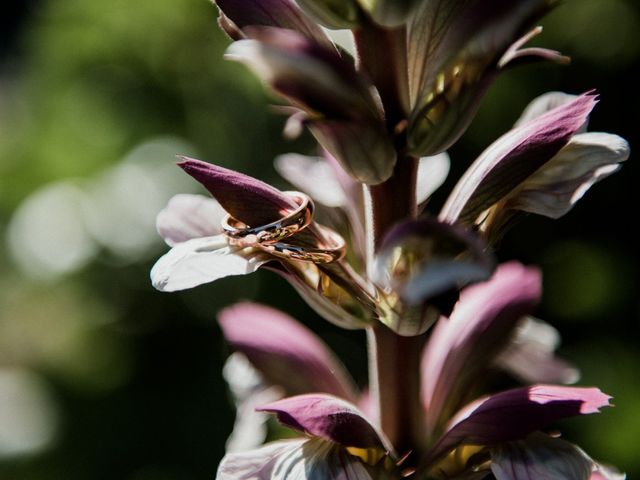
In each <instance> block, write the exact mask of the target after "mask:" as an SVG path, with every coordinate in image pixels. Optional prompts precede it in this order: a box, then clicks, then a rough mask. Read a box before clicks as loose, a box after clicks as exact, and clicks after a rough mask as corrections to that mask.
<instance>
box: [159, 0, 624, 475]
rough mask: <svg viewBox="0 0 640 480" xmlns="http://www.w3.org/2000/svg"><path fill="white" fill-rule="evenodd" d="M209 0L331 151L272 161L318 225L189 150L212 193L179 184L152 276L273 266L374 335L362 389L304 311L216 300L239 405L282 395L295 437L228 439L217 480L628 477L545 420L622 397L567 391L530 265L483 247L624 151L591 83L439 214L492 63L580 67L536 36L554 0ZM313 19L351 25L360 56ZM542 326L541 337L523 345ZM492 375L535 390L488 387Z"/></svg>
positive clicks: (612, 167) (242, 53)
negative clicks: (454, 156) (246, 378)
mask: <svg viewBox="0 0 640 480" xmlns="http://www.w3.org/2000/svg"><path fill="white" fill-rule="evenodd" d="M215 3H216V4H217V6H218V7H219V9H220V17H219V23H220V26H221V27H222V28H223V29H224V31H225V32H226V33H227V34H228V35H229V36H230V37H231V38H232V39H233V40H234V42H233V43H232V44H231V46H230V47H229V49H228V50H227V58H229V59H231V60H234V61H238V62H241V63H243V64H245V65H247V66H248V67H249V68H250V69H251V70H252V71H253V72H254V73H255V74H256V75H257V76H258V77H259V78H260V79H261V80H262V81H263V83H264V84H265V85H267V86H268V87H269V88H270V89H271V90H272V91H273V92H275V93H276V94H277V95H279V96H280V97H281V98H282V99H283V100H284V101H285V103H286V104H287V105H285V106H281V107H280V108H279V110H280V111H282V112H285V113H287V114H289V115H290V116H289V119H288V120H287V123H286V125H285V134H287V135H289V136H293V135H298V134H300V133H301V131H302V130H303V127H306V128H308V130H309V131H310V132H311V134H312V135H313V136H314V137H315V139H316V140H317V142H318V144H319V147H320V152H321V157H320V158H307V157H302V156H297V155H293V156H292V155H288V156H285V157H281V158H279V159H278V160H277V163H276V165H277V168H278V170H279V171H280V172H281V173H282V174H283V176H284V177H285V178H287V179H288V180H289V181H291V183H293V184H294V185H296V186H297V187H298V188H300V189H301V190H302V191H303V192H306V193H308V194H309V195H311V197H314V198H315V199H316V200H318V201H319V204H320V205H319V206H318V218H322V220H323V224H320V223H318V222H317V221H316V217H315V213H316V210H315V206H314V203H313V201H312V200H311V198H310V197H308V196H307V195H306V194H305V193H300V192H282V191H280V190H277V189H275V188H273V187H271V186H270V185H267V184H265V183H263V182H261V181H259V180H257V179H254V178H251V177H249V176H247V175H243V174H240V173H238V172H233V171H231V170H227V169H225V168H222V167H218V166H214V165H210V164H207V163H205V162H201V161H198V160H193V159H183V162H181V163H180V164H179V165H180V166H181V167H182V168H183V169H184V170H185V171H186V172H187V173H188V174H190V175H191V176H193V177H194V178H195V179H196V180H198V181H199V182H200V183H201V184H202V185H203V186H204V187H205V188H206V189H207V190H208V191H209V192H210V193H211V194H212V195H213V197H214V198H215V201H213V200H211V199H203V197H184V196H183V197H177V198H175V199H174V200H172V202H170V204H169V205H168V207H167V209H165V211H163V212H162V213H161V215H160V216H159V217H158V231H159V232H160V233H161V234H162V235H163V236H164V237H165V238H166V240H167V243H169V244H170V245H171V246H172V249H171V250H170V251H169V253H167V254H166V255H165V256H163V257H162V258H161V259H160V260H159V261H158V263H157V264H156V265H155V266H154V268H153V269H152V272H151V277H152V280H153V283H154V285H155V286H156V287H157V288H159V289H161V290H167V291H172V290H179V289H184V288H190V287H193V286H196V285H200V284H202V283H206V282H211V281H214V280H216V279H218V278H222V277H224V276H227V275H239V274H246V273H251V272H253V271H255V270H256V269H257V268H266V269H269V270H272V271H275V272H276V273H278V274H280V275H282V276H284V277H285V278H286V279H287V280H288V281H289V282H290V283H291V284H292V285H293V286H294V288H295V289H296V290H297V291H298V292H299V293H300V294H301V296H302V297H303V298H304V299H305V300H306V301H307V303H308V304H309V305H310V306H311V307H312V308H313V309H314V310H315V311H316V312H317V313H319V314H320V315H321V316H323V317H324V318H326V319H327V320H329V321H331V322H333V323H334V324H336V325H338V326H340V327H343V328H349V329H358V328H360V329H365V330H366V333H367V341H368V353H369V361H370V363H369V365H370V371H369V376H370V381H369V391H368V392H359V391H358V388H357V387H356V386H355V383H354V382H353V380H352V379H351V377H350V376H349V374H348V373H347V370H346V369H345V368H344V366H343V365H342V364H341V363H340V361H339V360H338V359H337V358H336V357H335V355H333V354H332V352H331V351H330V350H329V349H328V347H326V346H325V345H324V344H323V343H322V342H321V341H320V340H319V339H317V338H316V337H315V336H314V335H313V334H312V333H311V332H309V331H308V330H307V329H306V328H304V327H303V326H301V325H299V324H297V323H296V322H295V321H294V320H293V319H291V318H289V317H286V316H284V315H283V314H281V313H279V312H277V311H274V310H271V309H268V308H267V307H262V306H257V305H253V304H241V305H238V306H235V307H232V308H231V309H227V310H225V311H223V312H222V314H221V316H220V325H221V327H222V330H223V333H224V335H225V337H226V338H227V340H228V341H229V343H230V344H231V345H232V347H233V348H234V349H235V350H236V351H237V352H238V353H239V354H241V355H244V356H245V357H246V359H247V361H248V362H249V363H250V364H251V365H252V366H253V368H254V369H255V371H252V370H251V369H250V368H249V369H245V371H246V372H249V373H250V374H251V382H250V383H249V384H247V385H244V384H243V383H242V382H241V381H240V379H239V378H233V377H232V379H233V380H237V381H238V382H237V384H233V385H232V386H233V387H234V394H235V396H236V397H237V399H238V401H239V403H240V409H241V411H244V410H246V409H247V408H251V407H252V406H253V405H255V404H256V402H257V400H256V395H255V393H256V392H257V393H258V394H259V395H263V394H265V393H266V394H267V395H268V396H273V397H274V398H275V397H277V399H276V400H275V401H268V402H267V404H266V405H262V406H259V407H258V411H259V412H262V414H267V413H268V414H272V415H275V416H276V418H277V419H278V421H280V423H282V424H283V425H285V426H286V427H289V428H291V429H293V430H295V431H297V432H298V433H299V434H301V435H304V436H303V437H302V438H297V439H292V440H286V441H279V442H274V443H269V444H267V445H265V446H262V447H260V448H258V449H255V450H249V451H240V452H229V453H228V454H227V456H226V457H225V458H224V459H223V461H222V463H221V464H220V467H219V470H218V477H217V478H218V480H231V479H233V480H249V479H256V478H258V479H265V480H266V479H278V480H305V479H320V478H336V479H344V480H350V479H351V480H353V479H356V480H373V479H385V480H386V479H399V478H408V477H411V478H416V480H417V479H430V480H431V479H432V480H439V479H458V480H473V479H480V478H484V477H486V476H488V475H493V476H494V477H495V478H497V479H498V480H522V479H529V478H558V479H571V480H574V479H584V480H590V479H593V480H596V479H601V478H617V476H618V474H617V473H615V472H614V471H613V470H610V469H607V468H605V467H603V466H601V465H598V464H597V463H596V462H594V461H593V460H592V459H591V458H590V457H588V456H587V455H586V454H585V453H584V452H583V451H582V450H580V449H579V448H578V447H576V446H575V445H573V444H571V443H569V442H567V441H565V440H562V439H559V438H556V437H555V436H552V435H548V434H545V433H543V432H542V429H544V428H547V427H548V426H549V425H550V424H553V423H554V422H556V421H557V420H560V419H563V418H566V417H572V416H579V415H584V414H591V413H596V412H598V411H599V409H600V408H602V407H606V406H608V405H609V400H610V397H609V396H608V395H605V394H604V393H602V392H601V391H600V390H598V389H597V388H585V387H569V386H566V385H557V384H556V383H561V384H564V383H571V382H574V381H576V380H577V371H576V370H575V369H574V368H573V367H572V366H571V365H569V364H567V363H566V362H564V361H563V360H560V359H557V358H555V356H554V355H553V350H554V348H555V345H556V344H557V339H556V338H555V337H554V330H553V329H552V327H550V326H545V324H543V323H540V322H538V321H535V320H532V319H531V318H530V317H529V315H530V314H531V313H532V312H533V310H534V308H535V306H536V304H537V302H538V300H539V297H540V290H541V277H540V272H539V271H538V270H537V269H535V268H531V267H524V266H523V265H521V264H519V263H516V262H511V263H506V264H502V265H499V266H498V267H496V263H497V262H496V260H495V258H494V256H493V254H492V247H493V246H495V244H496V241H497V240H498V239H499V238H500V236H501V235H502V234H503V232H504V231H505V229H506V227H507V226H508V224H509V223H510V222H511V220H512V219H513V218H514V217H515V216H517V215H519V214H520V212H529V213H537V214H542V215H546V216H549V217H552V218H558V217H560V216H562V215H564V214H565V213H567V212H568V211H569V210H570V209H571V208H572V206H573V205H574V204H575V202H576V201H577V200H578V199H579V198H580V197H581V196H582V195H583V194H584V193H585V192H586V191H587V190H588V189H589V188H590V187H591V185H593V184H594V183H595V182H597V181H598V180H600V179H601V178H604V177H606V176H607V175H609V174H611V173H613V172H614V171H616V170H617V169H618V168H619V163H620V162H622V161H624V160H626V158H627V157H628V145H627V144H626V142H625V141H624V140H623V139H621V138H620V137H617V136H615V135H611V134H606V133H586V123H587V120H588V117H589V114H590V113H591V111H592V109H593V108H594V106H595V104H596V96H595V95H594V94H593V93H592V92H587V93H585V94H583V95H579V96H572V95H566V94H559V93H551V94H547V95H545V96H542V97H540V98H538V99H536V100H535V101H534V102H533V103H532V104H531V105H530V106H529V107H528V108H527V109H526V110H525V112H524V114H523V116H522V117H521V119H520V120H519V121H518V122H517V123H516V125H515V126H514V128H513V129H512V130H511V131H510V132H508V133H507V134H505V135H504V136H502V137H501V138H499V139H498V140H497V141H496V142H494V143H493V144H492V145H491V146H490V147H489V148H488V149H486V150H485V151H484V152H483V153H482V154H481V155H480V156H479V157H478V158H477V160H476V161H475V162H474V163H473V164H472V165H471V167H470V168H469V169H468V170H467V172H466V173H465V174H464V175H463V176H462V178H461V179H460V180H459V181H458V183H457V185H456V186H455V188H454V189H453V191H452V192H451V194H450V195H449V197H448V199H447V201H446V202H445V204H444V207H443V208H442V210H441V211H440V213H439V214H438V215H437V216H436V215H435V212H429V211H428V210H429V207H430V206H431V205H429V197H430V195H431V193H433V191H434V190H435V189H436V188H438V187H439V186H440V185H441V184H442V182H443V181H444V179H445V178H446V175H447V172H448V163H449V159H448V156H447V154H446V153H444V152H445V150H447V149H448V148H449V147H450V146H451V145H452V144H453V143H454V142H455V141H456V140H457V139H458V138H459V137H460V135H462V133H463V132H464V131H465V129H466V128H467V126H468V125H469V123H470V122H471V120H472V118H473V116H474V115H475V112H476V111H477V109H478V107H479V104H480V101H481V99H482V97H483V95H484V92H485V91H486V90H487V88H488V86H489V85H490V84H491V83H492V82H493V80H494V79H495V78H496V77H497V75H498V74H499V73H500V72H501V71H502V70H504V69H505V68H507V67H510V66H513V65H517V64H519V63H522V62H524V61H531V60H539V59H542V60H551V61H556V62H560V63H564V62H566V61H567V60H568V59H567V58H566V57H563V56H562V55H560V54H559V53H558V52H555V51H551V50H547V49H543V48H538V47H534V48H526V47H525V44H526V43H528V41H529V40H531V39H532V38H533V37H535V36H536V35H538V34H539V33H540V32H541V28H540V27H537V28H533V29H531V26H532V24H533V23H534V22H535V21H536V20H537V19H538V18H540V17H541V16H542V15H544V14H545V13H546V12H547V11H548V10H550V9H551V8H552V7H553V6H554V5H555V4H556V3H557V2H556V1H554V0H521V1H517V2H514V1H511V0H423V1H420V2H419V1H416V0H395V1H389V0H297V2H295V3H294V2H293V1H292V0H216V1H215ZM320 25H323V26H324V27H326V29H342V28H347V29H349V30H350V33H351V34H352V39H353V41H354V45H355V50H354V55H352V54H351V53H348V52H347V50H346V49H344V48H342V47H341V46H339V45H338V44H336V43H334V42H333V41H332V40H331V36H332V34H331V32H330V30H326V29H323V28H321V27H320ZM425 172H428V173H426V174H425ZM322 204H324V205H325V206H326V207H328V208H326V209H325V211H324V212H323V211H322ZM531 329H533V331H537V332H545V333H546V335H547V338H546V339H545V340H542V339H538V338H534V339H533V340H532V339H531V333H530V332H531ZM527 331H529V333H528V334H527ZM527 362H532V363H531V364H529V363H527ZM245 367H246V365H245ZM496 367H498V368H502V369H505V370H509V371H512V372H513V373H514V375H515V376H516V377H517V378H519V379H521V380H524V381H525V383H527V384H528V385H526V386H524V387H518V388H512V389H510V390H506V391H501V392H497V393H495V392H493V393H489V394H487V392H488V391H491V390H492V389H491V388H490V387H489V386H488V382H487V379H488V378H489V377H490V374H491V372H492V371H493V370H494V369H495V368H496ZM230 375H233V373H231V374H230ZM245 387H246V388H245ZM282 397H285V398H282ZM258 415H259V414H258ZM255 418H256V417H255V416H254V415H251V416H247V417H246V418H241V419H240V420H239V423H238V431H240V429H242V431H250V432H253V435H255V436H256V438H255V440H256V442H255V443H259V441H260V440H262V437H263V436H264V435H263V432H264V424H263V421H262V420H260V418H258V420H257V423H252V422H254V420H253V419H255ZM262 418H264V417H262ZM255 425H258V428H254V426H255ZM258 436H259V437H260V438H257V437H258ZM251 443H252V442H248V443H246V442H244V444H245V445H248V444H251ZM233 445H236V446H237V445H238V443H237V442H235V441H234V442H233Z"/></svg>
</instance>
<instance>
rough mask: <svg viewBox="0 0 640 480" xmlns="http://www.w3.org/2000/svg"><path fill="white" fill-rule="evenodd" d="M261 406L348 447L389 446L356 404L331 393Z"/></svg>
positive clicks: (308, 431)
mask: <svg viewBox="0 0 640 480" xmlns="http://www.w3.org/2000/svg"><path fill="white" fill-rule="evenodd" d="M259 410H260V411H263V412H270V413H274V414H275V415H277V417H278V420H279V421H280V422H281V423H282V424H283V425H286V426H287V427H290V428H293V429H294V430H298V431H300V432H304V433H306V434H309V435H313V436H315V437H319V438H322V439H324V440H327V441H329V442H333V443H337V444H339V445H343V446H345V447H356V448H364V449H367V448H376V449H381V450H385V451H389V449H390V447H389V446H388V442H386V441H385V440H384V439H383V437H382V435H381V434H380V433H378V432H377V431H376V429H375V427H374V426H373V425H371V423H370V422H369V421H368V420H367V419H366V418H365V417H364V415H363V414H362V413H361V412H359V411H358V409H357V408H356V407H355V406H354V405H352V404H350V403H348V402H346V401H344V400H341V399H339V398H336V397H332V396H330V395H321V394H308V395H299V396H297V397H291V398H285V399H284V400H280V401H277V402H274V403H271V404H269V405H264V406H262V407H260V408H259Z"/></svg>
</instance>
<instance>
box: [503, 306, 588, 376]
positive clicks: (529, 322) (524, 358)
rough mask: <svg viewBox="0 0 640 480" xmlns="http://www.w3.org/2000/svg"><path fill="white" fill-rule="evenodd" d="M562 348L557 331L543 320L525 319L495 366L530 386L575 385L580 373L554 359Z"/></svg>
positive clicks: (564, 362)
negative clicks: (549, 384)
mask: <svg viewBox="0 0 640 480" xmlns="http://www.w3.org/2000/svg"><path fill="white" fill-rule="evenodd" d="M559 344H560V334H559V333H558V331H557V330H556V329H555V328H553V327H552V326H551V325H549V324H548V323H546V322H543V321H542V320H538V319H537V318H533V317H525V318H523V319H522V320H521V321H520V322H519V324H518V328H517V329H516V332H515V335H514V338H513V339H512V340H511V343H510V345H509V346H508V347H507V349H506V350H505V351H504V352H503V353H502V354H500V356H499V357H498V358H497V359H496V366H498V367H500V368H502V369H504V370H507V371H508V372H510V373H511V374H513V375H514V376H516V377H517V378H519V379H520V380H523V381H524V382H527V383H564V384H572V383H575V382H577V381H578V380H579V378H580V371H579V370H578V369H577V368H575V367H574V366H573V365H571V364H569V363H568V362H566V361H565V360H562V359H560V358H557V357H556V356H555V355H554V352H555V350H556V349H557V348H558V346H559Z"/></svg>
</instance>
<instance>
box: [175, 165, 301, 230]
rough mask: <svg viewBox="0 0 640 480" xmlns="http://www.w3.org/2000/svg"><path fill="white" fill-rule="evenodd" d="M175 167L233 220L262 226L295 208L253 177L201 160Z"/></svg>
mask: <svg viewBox="0 0 640 480" xmlns="http://www.w3.org/2000/svg"><path fill="white" fill-rule="evenodd" d="M181 158H182V160H183V161H182V162H180V163H179V164H178V165H179V166H180V167H181V168H182V169H183V170H184V171H185V172H187V173H188V174H189V175H191V176H192V177H193V178H195V179H196V180H197V181H199V182H200V183H201V184H202V185H203V186H204V187H205V188H206V189H207V190H209V192H210V193H211V195H213V196H214V197H215V199H216V200H217V201H218V202H220V205H222V207H223V208H224V209H225V210H226V211H227V212H229V213H230V214H231V215H232V216H233V217H234V218H236V219H238V220H240V221H242V222H244V223H246V224H247V225H264V224H266V223H270V222H273V221H274V220H277V219H278V218H280V217H282V215H283V214H284V213H286V212H287V211H288V210H294V209H295V208H296V207H297V205H296V204H295V202H294V201H293V200H292V199H291V198H289V197H288V196H287V195H285V194H284V193H282V192H281V191H279V190H277V189H275V188H273V187H272V186H271V185H268V184H266V183H264V182H262V181H260V180H258V179H256V178H253V177H250V176H248V175H244V174H242V173H239V172H235V171H233V170H229V169H227V168H223V167H219V166H217V165H212V164H210V163H206V162H203V161H201V160H195V159H192V158H187V157H181Z"/></svg>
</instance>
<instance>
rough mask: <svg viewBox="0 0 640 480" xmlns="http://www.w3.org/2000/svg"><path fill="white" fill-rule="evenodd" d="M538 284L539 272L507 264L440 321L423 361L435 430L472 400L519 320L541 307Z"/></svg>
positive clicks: (424, 389)
mask: <svg viewBox="0 0 640 480" xmlns="http://www.w3.org/2000/svg"><path fill="white" fill-rule="evenodd" d="M540 283H541V282H540V273H539V271H538V270H537V269H534V268H526V267H524V266H522V265H520V264H518V263H515V262H513V263H507V264H503V265H501V266H500V267H498V269H497V270H496V272H495V274H494V276H493V277H492V278H491V280H489V281H487V282H484V283H481V284H479V285H475V286H472V287H469V288H467V289H465V290H464V291H463V292H462V294H461V295H460V300H459V302H458V303H457V305H456V306H455V309H454V310H453V313H452V314H451V317H450V318H449V319H446V318H442V319H440V321H439V322H438V324H437V325H436V327H435V329H434V331H433V334H432V335H431V338H430V339H429V342H428V343H427V346H426V347H425V350H424V354H423V358H422V369H423V384H422V398H423V402H424V405H425V408H426V410H427V420H428V422H429V430H430V431H431V432H432V431H434V430H435V429H437V428H439V426H440V425H441V422H442V421H443V420H444V419H445V418H448V416H449V415H450V414H451V413H453V411H455V409H457V408H459V407H460V406H461V405H462V404H463V403H464V402H466V401H468V398H466V395H468V394H469V386H470V383H472V382H476V381H477V380H478V378H479V377H480V378H481V376H482V374H483V373H485V369H487V368H489V367H490V366H491V363H492V362H493V360H494V358H495V357H496V356H497V355H498V353H500V352H501V350H502V349H503V348H504V347H505V346H506V345H507V342H508V340H509V339H510V337H511V334H512V332H513V331H514V329H515V328H516V326H517V322H518V320H519V319H520V318H521V317H523V316H524V315H526V314H528V313H530V311H531V310H532V309H533V308H534V306H535V305H536V304H537V303H538V300H539V298H540V290H541V284H540ZM445 408H446V409H447V411H445Z"/></svg>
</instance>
